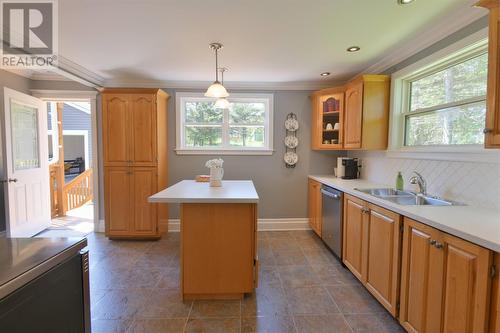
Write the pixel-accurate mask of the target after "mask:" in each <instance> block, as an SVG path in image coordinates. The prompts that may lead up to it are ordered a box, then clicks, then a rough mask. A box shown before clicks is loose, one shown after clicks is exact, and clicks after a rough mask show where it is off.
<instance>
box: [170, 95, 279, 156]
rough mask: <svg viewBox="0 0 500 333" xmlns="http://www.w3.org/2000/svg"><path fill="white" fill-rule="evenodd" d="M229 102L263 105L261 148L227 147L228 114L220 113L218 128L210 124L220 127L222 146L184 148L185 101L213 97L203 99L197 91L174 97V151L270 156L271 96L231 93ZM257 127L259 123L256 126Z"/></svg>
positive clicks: (200, 100) (206, 99)
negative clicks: (262, 141)
mask: <svg viewBox="0 0 500 333" xmlns="http://www.w3.org/2000/svg"><path fill="white" fill-rule="evenodd" d="M228 100H229V101H230V102H247V103H248V102H263V103H264V104H265V107H266V111H267V112H265V117H264V147H248V148H242V147H232V146H230V145H229V128H230V126H231V124H230V123H229V112H228V111H227V110H224V111H223V120H222V123H221V124H220V125H219V124H218V123H214V126H221V128H222V146H221V147H217V146H207V147H187V146H186V145H185V141H184V140H185V126H184V125H185V109H184V106H185V103H186V101H198V102H206V101H214V99H213V98H209V97H205V96H204V95H203V93H199V92H196V93H194V92H177V93H176V94H175V102H176V146H175V147H176V148H175V152H176V153H177V154H178V155H272V154H273V152H274V149H273V119H274V118H273V109H274V94H264V93H238V94H231V96H229V97H228ZM238 125H241V126H243V125H249V126H252V125H256V124H238ZM258 125H259V126H260V124H258Z"/></svg>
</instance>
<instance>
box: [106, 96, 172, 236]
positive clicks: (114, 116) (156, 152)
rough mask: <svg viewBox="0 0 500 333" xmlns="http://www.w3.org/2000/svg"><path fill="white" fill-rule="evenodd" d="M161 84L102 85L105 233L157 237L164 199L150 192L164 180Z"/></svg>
mask: <svg viewBox="0 0 500 333" xmlns="http://www.w3.org/2000/svg"><path fill="white" fill-rule="evenodd" d="M168 98H169V95H168V94H167V93H166V92H164V91H163V90H160V89H119V88H116V89H104V90H103V92H102V133H103V155H104V208H105V225H106V236H107V237H109V238H136V239H140V238H143V239H146V238H159V237H160V230H159V224H160V221H162V222H163V223H165V224H167V221H168V211H167V205H165V204H162V205H159V204H151V203H149V202H148V197H149V196H150V195H152V194H154V193H156V192H158V191H160V190H162V189H163V188H165V187H166V186H167V100H168Z"/></svg>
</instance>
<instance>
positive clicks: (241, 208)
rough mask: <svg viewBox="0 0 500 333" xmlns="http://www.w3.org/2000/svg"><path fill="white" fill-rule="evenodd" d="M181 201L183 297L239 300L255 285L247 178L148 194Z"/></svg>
mask: <svg viewBox="0 0 500 333" xmlns="http://www.w3.org/2000/svg"><path fill="white" fill-rule="evenodd" d="M149 202H153V203H179V204H180V220H181V221H180V231H181V289H182V296H183V298H184V299H241V298H242V297H243V295H244V294H245V293H252V292H253V290H254V288H255V287H256V284H257V276H258V260H257V250H256V248H257V246H256V244H257V203H258V202H259V196H258V194H257V191H256V190H255V187H254V185H253V182H252V181H250V180H225V181H223V182H222V186H221V187H210V186H209V183H201V182H195V181H193V180H183V181H181V182H179V183H177V184H174V185H172V186H170V187H168V188H166V189H164V190H163V191H161V192H158V193H156V194H154V195H152V196H151V197H149Z"/></svg>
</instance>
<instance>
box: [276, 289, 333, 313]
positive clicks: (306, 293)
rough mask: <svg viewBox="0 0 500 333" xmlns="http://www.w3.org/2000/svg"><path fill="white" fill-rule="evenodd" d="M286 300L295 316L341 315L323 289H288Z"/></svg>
mask: <svg viewBox="0 0 500 333" xmlns="http://www.w3.org/2000/svg"><path fill="white" fill-rule="evenodd" d="M285 293H286V298H287V301H288V304H289V306H290V311H292V313H293V314H295V315H298V314H311V315H313V314H315V315H318V314H331V313H339V308H338V307H337V305H336V304H335V302H334V301H333V300H332V298H331V297H330V295H329V294H328V292H327V291H326V289H325V288H323V287H297V288H291V289H286V290H285Z"/></svg>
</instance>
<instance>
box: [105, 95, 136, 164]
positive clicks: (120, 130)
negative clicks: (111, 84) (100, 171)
mask: <svg viewBox="0 0 500 333" xmlns="http://www.w3.org/2000/svg"><path fill="white" fill-rule="evenodd" d="M102 104H103V105H102V106H103V108H102V117H103V122H102V123H103V125H102V126H103V129H102V134H103V143H104V147H103V151H104V165H105V166H112V165H115V166H117V165H127V164H128V162H129V160H130V148H129V147H130V142H131V140H130V134H131V133H130V124H129V123H130V120H129V111H128V110H129V109H128V105H129V102H128V96H127V95H125V94H105V95H103V103H102Z"/></svg>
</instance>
